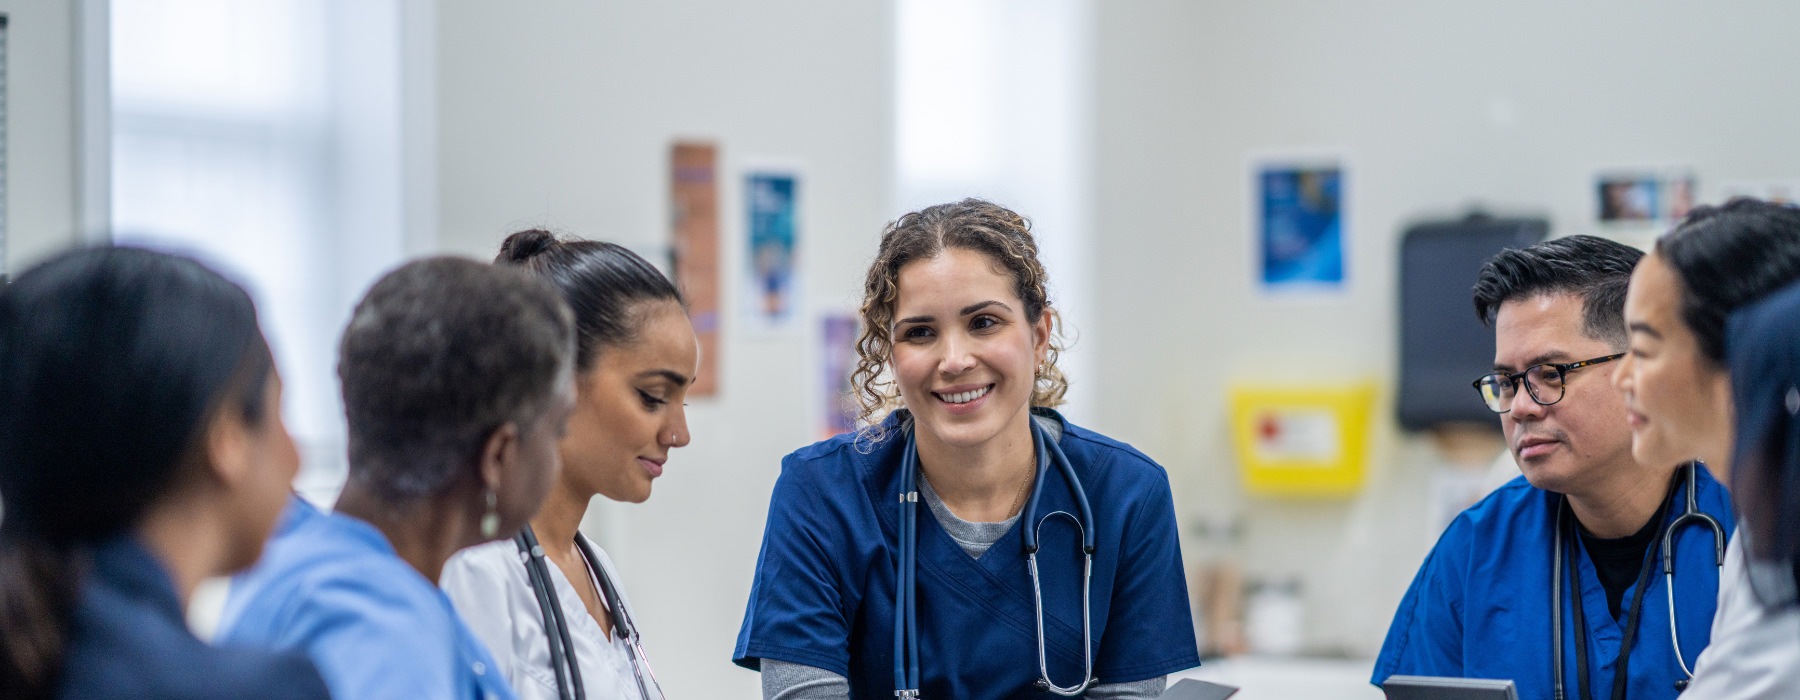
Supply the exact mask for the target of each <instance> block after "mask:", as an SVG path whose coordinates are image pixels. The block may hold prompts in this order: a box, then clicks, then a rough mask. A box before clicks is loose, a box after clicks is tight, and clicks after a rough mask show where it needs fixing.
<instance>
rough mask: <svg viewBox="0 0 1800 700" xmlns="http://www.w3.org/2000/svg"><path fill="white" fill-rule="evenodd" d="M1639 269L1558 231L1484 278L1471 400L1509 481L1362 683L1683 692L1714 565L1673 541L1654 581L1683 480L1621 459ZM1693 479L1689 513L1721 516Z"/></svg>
mask: <svg viewBox="0 0 1800 700" xmlns="http://www.w3.org/2000/svg"><path fill="white" fill-rule="evenodd" d="M1642 257H1643V253H1642V252H1641V251H1639V250H1637V249H1635V248H1631V247H1629V246H1625V245H1622V244H1619V243H1614V242H1611V241H1607V240H1605V239H1601V238H1595V237H1593V236H1571V237H1568V238H1561V239H1557V240H1553V241H1547V242H1544V243H1539V244H1537V245H1533V246H1529V247H1526V248H1519V249H1508V250H1505V251H1502V252H1501V253H1500V254H1498V255H1496V256H1494V257H1493V258H1491V259H1489V260H1488V262H1487V264H1486V265H1484V266H1483V267H1482V270H1481V274H1480V277H1479V279H1478V280H1477V282H1476V283H1475V289H1474V292H1475V295H1474V296H1475V311H1476V314H1477V315H1478V316H1480V318H1481V320H1482V322H1483V323H1486V324H1488V325H1490V326H1491V327H1493V329H1494V366H1493V370H1492V373H1490V374H1487V375H1484V376H1482V377H1479V378H1477V379H1476V380H1475V381H1474V388H1475V391H1473V392H1471V394H1474V395H1472V396H1470V399H1471V400H1480V401H1483V402H1485V403H1486V404H1487V407H1488V408H1489V409H1491V410H1493V411H1494V412H1495V413H1497V414H1499V418H1500V425H1501V429H1502V431H1503V432H1504V433H1505V435H1506V443H1507V446H1508V447H1509V448H1510V449H1511V450H1512V454H1513V457H1514V459H1516V460H1517V461H1518V464H1519V469H1520V471H1522V472H1523V475H1522V476H1521V477H1520V478H1517V479H1514V480H1513V481H1512V482H1511V483H1508V484H1507V485H1505V486H1503V487H1501V488H1500V489H1498V490H1496V491H1495V492H1494V493H1492V494H1489V495H1488V496H1487V497H1486V498H1485V499H1483V500H1482V501H1481V502H1480V503H1477V504H1475V505H1474V506H1472V507H1470V508H1469V509H1468V510H1465V511H1463V512H1462V514H1460V515H1458V516H1457V518H1456V520H1455V521H1454V522H1452V523H1451V524H1450V526H1449V527H1448V528H1447V529H1446V530H1445V531H1444V534H1443V535H1442V536H1441V537H1440V538H1439V539H1438V543H1437V546H1436V547H1434V548H1433V549H1432V552H1431V554H1430V556H1429V557H1427V558H1426V560H1425V564H1424V565H1423V566H1421V567H1420V568H1419V573H1418V575H1417V576H1416V577H1415V578H1414V579H1413V583H1412V587H1411V588H1410V589H1409V590H1408V591H1407V593H1406V597H1405V598H1404V599H1402V600H1401V602H1400V607H1399V610H1398V611H1397V612H1396V613H1395V615H1394V621H1393V623H1392V626H1390V627H1389V629H1388V634H1387V641H1386V642H1385V643H1384V644H1383V645H1382V649H1381V655H1380V657H1379V658H1378V659H1377V660H1376V663H1375V672H1374V676H1373V678H1372V681H1373V682H1374V683H1375V684H1376V685H1381V684H1382V683H1383V682H1385V681H1386V680H1387V679H1388V677H1389V676H1393V675H1414V676H1452V677H1462V678H1492V679H1510V680H1512V681H1514V682H1515V683H1517V685H1518V692H1519V697H1521V698H1555V699H1557V700H1564V699H1566V700H1589V699H1591V698H1613V700H1621V699H1622V698H1632V699H1633V700H1640V699H1644V698H1673V697H1675V696H1676V695H1677V694H1678V693H1679V692H1680V689H1681V688H1682V687H1685V685H1686V680H1687V677H1688V676H1687V673H1686V669H1687V668H1689V667H1691V666H1692V665H1693V662H1694V658H1695V657H1696V656H1698V655H1699V653H1700V649H1701V648H1703V647H1705V646H1706V643H1707V642H1708V641H1709V636H1710V632H1711V622H1712V615H1713V609H1714V605H1715V601H1716V594H1717V590H1718V582H1717V576H1716V575H1715V574H1716V572H1715V571H1714V570H1712V569H1711V568H1707V569H1706V570H1701V569H1699V568H1693V567H1689V566H1688V565H1687V564H1686V562H1687V560H1688V559H1689V558H1691V557H1695V556H1705V557H1707V563H1710V562H1711V559H1710V557H1711V544H1712V541H1711V539H1710V535H1708V536H1706V537H1705V540H1706V541H1705V542H1703V543H1701V542H1699V540H1697V539H1693V538H1691V537H1690V536H1689V535H1687V534H1683V535H1681V538H1680V540H1679V546H1678V547H1677V548H1676V550H1677V551H1678V552H1679V554H1680V557H1681V560H1682V561H1683V562H1684V564H1683V566H1682V567H1681V569H1680V574H1679V575H1676V576H1674V577H1673V578H1672V579H1665V577H1664V569H1663V567H1662V566H1661V565H1660V564H1661V559H1660V556H1661V552H1662V539H1663V538H1662V533H1663V532H1664V530H1665V528H1666V527H1667V526H1668V523H1669V522H1671V521H1673V520H1674V519H1675V518H1677V517H1680V516H1681V515H1682V514H1683V512H1684V505H1685V503H1686V502H1687V501H1688V498H1687V495H1686V494H1687V489H1688V486H1687V481H1686V479H1683V478H1678V476H1682V475H1685V474H1687V473H1688V470H1686V469H1683V468H1682V467H1683V466H1685V465H1677V464H1640V463H1638V462H1637V461H1636V460H1635V459H1633V458H1632V455H1631V428H1630V425H1629V424H1628V423H1627V419H1626V409H1625V401H1624V396H1623V394H1622V393H1621V392H1620V391H1619V390H1618V389H1616V388H1615V387H1614V386H1613V383H1612V381H1611V376H1610V375H1611V374H1612V369H1613V368H1614V367H1616V366H1617V365H1616V364H1613V361H1614V360H1617V359H1618V358H1620V357H1622V356H1623V354H1624V352H1625V349H1626V346H1627V332H1626V327H1625V320H1624V305H1625V289H1626V285H1627V284H1628V283H1629V281H1630V277H1631V271H1632V268H1633V267H1634V266H1635V265H1636V264H1637V262H1638V260H1639V259H1640V258H1642ZM1693 472H1694V474H1695V478H1694V484H1695V485H1694V487H1693V492H1694V494H1695V498H1694V499H1692V500H1693V501H1694V502H1695V503H1696V504H1697V505H1696V509H1697V510H1698V511H1699V512H1704V513H1707V514H1709V515H1711V516H1712V517H1714V518H1717V519H1718V520H1720V521H1721V522H1731V515H1730V505H1729V500H1728V497H1727V496H1726V494H1725V491H1724V489H1723V487H1721V486H1720V485H1719V484H1718V483H1717V482H1715V481H1714V480H1713V478H1712V476H1711V475H1710V474H1708V473H1707V472H1706V470H1705V468H1704V467H1699V468H1696V469H1694V470H1693ZM1692 530H1703V528H1690V529H1689V531H1692ZM1696 537H1698V536H1696ZM1697 543H1698V544H1697ZM1698 545H1703V546H1698ZM1669 580H1672V581H1673V585H1674V586H1675V591H1674V596H1673V597H1672V598H1667V600H1670V601H1675V604H1674V605H1673V608H1674V610H1673V611H1672V610H1671V609H1670V607H1671V606H1670V605H1668V604H1666V603H1665V593H1666V591H1667V588H1666V587H1667V586H1668V585H1670V584H1669V583H1668V581H1669ZM1676 637H1679V640H1680V644H1679V649H1680V653H1679V655H1678V654H1677V651H1676V649H1677V645H1676V644H1675V641H1674V640H1675V638H1676Z"/></svg>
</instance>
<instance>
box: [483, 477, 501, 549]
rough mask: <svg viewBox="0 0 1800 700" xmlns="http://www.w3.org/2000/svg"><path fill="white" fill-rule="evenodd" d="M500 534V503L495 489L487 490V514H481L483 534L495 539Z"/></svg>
mask: <svg viewBox="0 0 1800 700" xmlns="http://www.w3.org/2000/svg"><path fill="white" fill-rule="evenodd" d="M499 534H500V504H499V499H498V498H495V497H494V490H493V489H488V490H487V514H486V515H483V516H481V536H482V537H483V538H484V539H490V540H491V539H494V538H495V537H497V536H499Z"/></svg>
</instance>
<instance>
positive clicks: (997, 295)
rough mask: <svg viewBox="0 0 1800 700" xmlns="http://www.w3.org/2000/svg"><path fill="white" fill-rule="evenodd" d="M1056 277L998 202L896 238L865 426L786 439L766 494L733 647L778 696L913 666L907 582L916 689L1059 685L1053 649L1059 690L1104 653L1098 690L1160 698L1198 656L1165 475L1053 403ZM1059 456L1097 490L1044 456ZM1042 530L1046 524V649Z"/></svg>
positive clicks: (864, 377) (867, 297)
mask: <svg viewBox="0 0 1800 700" xmlns="http://www.w3.org/2000/svg"><path fill="white" fill-rule="evenodd" d="M1047 286H1048V285H1047V279H1046V274H1045V271H1044V268H1043V266H1042V264H1041V263H1039V262H1038V257H1037V244H1036V242H1035V240H1034V239H1033V238H1032V235H1031V232H1030V225H1029V224H1028V223H1027V222H1026V221H1025V220H1024V219H1023V218H1022V217H1020V216H1019V215H1018V214H1016V213H1014V212H1012V211H1010V210H1007V209H1005V208H1003V207H1000V206H998V205H995V204H992V203H989V202H984V201H980V200H974V199H969V200H963V201H960V202H955V203H950V204H943V205H938V206H934V207H929V208H926V209H924V210H921V211H918V212H914V213H911V214H907V215H905V216H903V217H901V218H900V219H898V220H896V221H894V222H893V223H891V224H889V225H888V227H887V229H886V230H885V231H884V232H883V234H882V239H881V247H880V250H879V252H878V253H877V256H876V260H875V262H874V264H873V265H871V267H870V269H869V272H868V277H867V282H866V285H865V288H864V292H865V294H864V298H863V305H862V311H861V315H862V326H863V331H862V336H861V338H860V339H859V340H858V343H857V350H858V353H859V354H860V356H861V358H860V361H859V363H858V366H857V369H856V372H855V374H854V376H853V382H854V383H855V385H856V388H857V392H858V398H859V400H860V402H861V404H862V413H863V415H862V418H863V422H864V423H865V424H866V425H867V427H865V428H864V429H862V430H860V431H857V432H855V433H851V434H845V435H840V436H838V437H835V438H832V439H830V440H826V441H824V442H820V443H817V444H814V445H811V446H809V447H805V448H802V449H800V450H798V451H796V452H794V453H792V454H790V455H788V456H787V458H785V459H784V460H782V469H781V476H780V478H779V479H778V480H777V482H776V485H775V491H774V494H773V497H772V499H771V502H770V505H769V520H768V525H767V528H766V530H765V533H764V538H763V546H762V553H761V556H760V557H759V560H758V562H757V570H756V578H755V581H754V584H753V587H752V589H751V593H750V602H749V605H748V609H747V610H746V611H745V615H744V622H743V628H742V631H741V632H740V633H739V636H738V642H737V648H736V650H735V652H734V654H733V660H734V661H736V662H737V663H738V664H739V665H742V666H745V667H747V668H751V669H760V670H761V671H762V674H763V696H764V697H765V698H783V699H792V698H847V697H855V698H891V697H894V695H895V691H896V690H897V688H896V685H895V684H896V682H897V681H898V680H899V679H897V676H902V675H904V671H905V670H906V667H907V666H908V665H907V664H905V663H901V664H898V668H897V664H896V656H895V651H896V648H897V647H900V648H902V649H904V648H906V646H908V645H900V644H896V638H897V635H896V634H895V621H896V615H895V606H896V599H897V598H898V596H897V591H899V590H902V587H901V586H899V585H898V581H900V580H901V579H902V577H906V578H910V579H911V580H912V582H913V586H912V587H911V588H912V589H914V590H915V591H916V593H915V597H914V600H915V601H916V602H915V604H914V609H915V615H914V617H915V618H916V631H915V632H914V634H913V638H914V639H915V640H916V641H915V642H913V644H916V648H917V656H916V657H915V658H916V659H917V668H918V677H919V683H918V686H917V687H916V689H917V690H918V691H920V692H919V694H918V696H919V697H927V698H958V699H959V700H969V699H980V698H1017V697H1051V696H1052V695H1051V693H1050V692H1048V691H1046V690H1042V689H1040V688H1039V687H1038V683H1039V681H1040V679H1041V678H1042V674H1041V673H1040V654H1041V656H1042V657H1043V659H1044V665H1045V667H1046V668H1047V671H1048V675H1049V681H1050V682H1053V683H1055V684H1056V685H1058V686H1063V687H1069V686H1078V685H1081V684H1082V683H1083V681H1084V680H1085V679H1084V678H1083V676H1084V675H1086V674H1085V673H1084V670H1085V669H1086V667H1087V663H1088V661H1089V657H1090V656H1091V661H1092V677H1093V678H1096V679H1097V685H1093V686H1091V687H1087V688H1086V691H1085V696H1086V697H1106V698H1153V697H1156V696H1157V695H1158V694H1160V693H1161V692H1162V690H1163V687H1164V684H1165V683H1164V677H1165V676H1166V675H1167V674H1170V673H1173V672H1176V671H1180V670H1183V669H1187V668H1191V667H1193V666H1197V665H1198V664H1199V657H1198V653H1197V645H1196V644H1195V641H1194V633H1193V626H1192V617H1191V615H1190V613H1189V608H1188V598H1187V588H1186V585H1185V582H1184V580H1183V575H1182V571H1183V569H1182V564H1181V551H1180V547H1179V544H1178V542H1177V531H1176V524H1175V510H1174V505H1173V502H1172V500H1171V497H1170V492H1169V482H1168V476H1167V474H1166V473H1164V471H1163V469H1162V467H1160V466H1158V465H1157V464H1156V463H1155V462H1153V461H1151V460H1150V458H1148V457H1146V456H1144V455H1143V454H1142V453H1140V452H1138V451H1136V450H1134V449H1132V448H1131V447H1130V446H1128V445H1125V444H1122V443H1120V442H1117V441H1115V440H1112V439H1110V438H1107V437H1106V436H1103V435H1099V434H1096V433H1093V432H1090V431H1088V430H1085V429H1083V428H1081V427H1079V426H1076V425H1073V424H1071V423H1069V422H1068V421H1067V420H1065V419H1064V418H1063V417H1062V416H1061V415H1060V414H1058V413H1057V412H1056V411H1055V410H1054V407H1055V406H1057V405H1059V404H1060V403H1061V402H1062V397H1063V394H1064V392H1065V391H1066V389H1067V381H1066V379H1065V378H1064V377H1063V375H1062V373H1061V372H1060V371H1059V370H1058V369H1057V367H1056V358H1057V352H1058V350H1059V346H1060V341H1059V338H1058V334H1057V332H1056V331H1057V329H1056V326H1057V315H1056V311H1055V309H1054V308H1053V307H1052V306H1051V304H1050V300H1049V298H1048V295H1047V292H1046V290H1047ZM883 411H886V413H885V415H880V414H881V413H882V412H883ZM1040 439H1041V440H1043V441H1045V442H1044V443H1043V445H1044V447H1043V448H1041V449H1043V450H1045V453H1044V454H1043V455H1040V452H1039V450H1040V448H1039V447H1037V446H1036V445H1034V441H1036V440H1040ZM915 453H916V460H917V467H916V474H917V476H916V481H915V485H914V487H913V488H912V489H908V492H909V493H916V494H917V501H919V502H920V503H921V504H922V505H923V506H925V508H918V509H917V510H916V511H915V512H917V513H918V514H919V515H918V517H917V518H916V520H914V521H912V522H913V527H912V528H906V527H903V526H902V524H903V522H905V521H903V519H902V518H903V517H905V516H903V514H902V509H903V508H905V504H904V503H903V501H904V499H903V497H902V496H901V494H902V491H903V486H902V483H903V480H904V479H905V476H906V475H905V474H904V473H903V472H907V471H910V470H903V469H902V466H903V463H905V462H906V457H907V456H909V454H915ZM1055 453H1060V454H1063V455H1066V456H1067V459H1068V464H1069V466H1071V467H1072V472H1073V473H1074V475H1075V477H1076V479H1077V480H1078V481H1079V484H1074V483H1071V482H1070V480H1069V479H1068V477H1067V476H1066V475H1065V472H1064V471H1063V470H1062V469H1059V468H1058V467H1057V466H1048V467H1046V466H1043V465H1042V463H1041V461H1040V456H1044V457H1046V458H1047V457H1048V456H1049V455H1051V454H1055ZM1040 481H1042V482H1043V483H1039V482H1040ZM1077 486H1078V487H1079V492H1085V495H1086V499H1087V501H1088V504H1089V505H1090V506H1091V520H1090V521H1089V522H1087V523H1086V528H1087V529H1088V530H1089V531H1090V532H1088V534H1091V535H1092V536H1093V538H1094V558H1093V565H1092V582H1091V590H1090V591H1089V597H1088V600H1089V601H1090V607H1089V610H1088V612H1089V614H1090V615H1091V618H1090V619H1091V624H1092V634H1091V640H1092V641H1091V643H1090V644H1087V645H1086V647H1087V648H1085V649H1084V648H1083V647H1084V643H1083V611H1084V606H1083V600H1082V595H1083V557H1082V548H1081V539H1080V537H1081V531H1080V530H1078V529H1077V528H1076V527H1075V525H1074V524H1073V523H1074V522H1075V521H1076V520H1077V518H1075V517H1063V516H1062V515H1057V514H1056V513H1058V512H1059V511H1060V512H1062V513H1066V514H1079V513H1080V512H1081V507H1080V504H1079V502H1078V497H1077V493H1078V489H1077ZM1033 501H1037V503H1035V508H1034V507H1033ZM1040 523H1041V527H1040ZM1028 529H1030V530H1034V531H1038V532H1041V543H1040V544H1041V550H1040V551H1039V552H1038V555H1037V566H1038V569H1039V572H1040V573H1041V595H1042V601H1043V612H1042V624H1041V627H1042V629H1043V636H1044V640H1045V641H1044V643H1043V647H1040V643H1039V627H1040V624H1039V622H1038V617H1037V616H1036V615H1035V614H1034V613H1035V607H1034V590H1033V589H1034V586H1033V577H1032V576H1031V575H1030V573H1029V572H1028V570H1027V562H1026V557H1025V555H1024V547H1023V540H1024V539H1025V538H1026V533H1025V531H1026V530H1028ZM903 538H911V539H912V541H913V542H914V546H913V549H915V550H916V555H915V561H914V562H913V566H912V567H910V569H908V568H906V567H902V566H900V562H901V557H902V550H903V549H904V548H903V547H902V544H901V543H902V541H903ZM1040 649H1041V651H1040Z"/></svg>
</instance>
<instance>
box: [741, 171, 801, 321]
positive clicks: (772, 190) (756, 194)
mask: <svg viewBox="0 0 1800 700" xmlns="http://www.w3.org/2000/svg"><path fill="white" fill-rule="evenodd" d="M797 180H798V178H797V177H796V176H795V175H794V174H793V173H778V172H752V173H750V175H749V177H748V181H747V182H746V183H745V193H744V199H745V202H746V204H747V205H748V209H749V226H748V227H747V231H748V233H749V239H750V240H749V241H748V244H749V245H748V250H749V262H750V270H749V272H750V275H749V281H750V285H749V289H748V290H747V291H748V292H749V294H748V295H747V301H746V303H745V304H744V309H745V311H746V315H747V316H748V320H749V321H750V323H751V326H752V327H761V328H765V329H766V328H777V327H786V326H790V325H792V322H793V320H794V318H795V317H796V315H797V311H796V306H797V305H798V301H799V300H798V296H799V290H798V289H797V287H798V284H799V281H798V279H797V278H798V276H799V275H798V272H799V270H798V257H799V256H798V252H799V251H798V242H799V241H798V240H797V239H798V232H797V229H798V227H799V226H798V221H797V219H798V218H799V216H798V213H797V207H796V206H795V195H796V194H797V193H796V189H797Z"/></svg>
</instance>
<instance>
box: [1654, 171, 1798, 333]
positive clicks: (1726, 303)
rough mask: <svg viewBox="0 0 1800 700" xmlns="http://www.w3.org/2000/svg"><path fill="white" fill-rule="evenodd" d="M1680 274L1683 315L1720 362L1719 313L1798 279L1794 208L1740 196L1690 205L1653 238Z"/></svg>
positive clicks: (1724, 313)
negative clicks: (1682, 218)
mask: <svg viewBox="0 0 1800 700" xmlns="http://www.w3.org/2000/svg"><path fill="white" fill-rule="evenodd" d="M1655 251H1656V254H1657V256H1658V257H1660V258H1662V260H1663V262H1664V263H1666V264H1667V265H1668V266H1669V269H1670V270H1673V271H1674V272H1675V276H1676V277H1677V278H1679V279H1680V280H1681V287H1682V289H1681V319H1682V320H1683V321H1684V322H1686V323H1687V325H1688V329H1689V330H1691V331H1693V333H1694V337H1695V339H1696V340H1698V341H1699V343H1700V351H1701V353H1703V354H1704V356H1705V357H1706V358H1707V359H1709V360H1711V361H1712V362H1713V363H1714V364H1715V365H1723V364H1724V363H1725V319H1726V317H1728V316H1730V315H1731V312H1733V311H1736V310H1738V309H1740V308H1742V307H1744V306H1747V305H1749V304H1750V303H1751V302H1754V301H1756V300H1758V299H1761V298H1763V297H1765V296H1768V295H1769V294H1770V293H1772V292H1774V291H1775V290H1777V289H1780V288H1782V287H1783V286H1785V285H1786V284H1787V283H1789V282H1792V281H1794V280H1796V279H1800V209H1795V208H1793V207H1790V206H1787V205H1783V204H1774V203H1770V202H1765V201H1761V200H1757V199H1750V198H1746V197H1739V198H1736V199H1733V200H1731V201H1729V202H1726V203H1725V204H1724V205H1723V206H1717V207H1711V206H1702V207H1696V208H1695V209H1694V211H1693V213H1691V214H1689V215H1688V218H1687V219H1686V220H1685V221H1682V222H1681V225H1680V226H1677V227H1675V230H1673V231H1670V232H1668V233H1667V234H1664V235H1663V237H1662V238H1659V239H1657V241H1656V248H1655Z"/></svg>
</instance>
